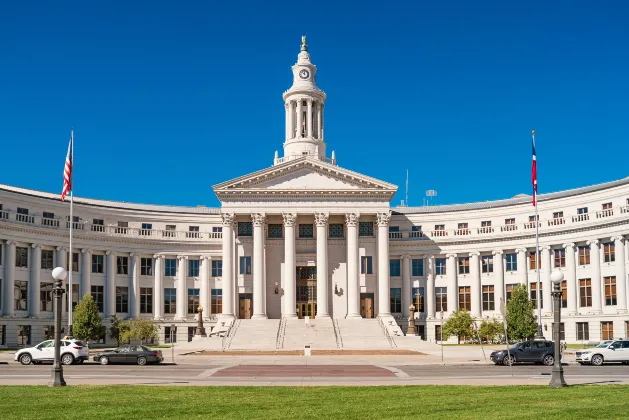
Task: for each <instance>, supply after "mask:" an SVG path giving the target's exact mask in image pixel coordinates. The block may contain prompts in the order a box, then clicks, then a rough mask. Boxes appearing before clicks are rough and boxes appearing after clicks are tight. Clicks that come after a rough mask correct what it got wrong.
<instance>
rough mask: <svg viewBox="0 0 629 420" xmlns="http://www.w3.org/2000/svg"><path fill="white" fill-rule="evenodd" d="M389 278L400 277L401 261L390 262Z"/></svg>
mask: <svg viewBox="0 0 629 420" xmlns="http://www.w3.org/2000/svg"><path fill="white" fill-rule="evenodd" d="M389 277H400V260H399V259H393V260H389Z"/></svg>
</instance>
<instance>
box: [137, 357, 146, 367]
mask: <svg viewBox="0 0 629 420" xmlns="http://www.w3.org/2000/svg"><path fill="white" fill-rule="evenodd" d="M145 364H146V357H142V356H140V357H138V365H140V366H144V365H145Z"/></svg>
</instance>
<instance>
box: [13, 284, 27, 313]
mask: <svg viewBox="0 0 629 420" xmlns="http://www.w3.org/2000/svg"><path fill="white" fill-rule="evenodd" d="M14 289H15V290H14V293H15V294H14V297H13V299H14V301H13V310H15V311H26V310H28V282H25V281H20V280H16V281H15V283H14Z"/></svg>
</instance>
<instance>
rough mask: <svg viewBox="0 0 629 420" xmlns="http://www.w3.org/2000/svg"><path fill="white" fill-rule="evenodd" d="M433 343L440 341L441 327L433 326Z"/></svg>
mask: <svg viewBox="0 0 629 420" xmlns="http://www.w3.org/2000/svg"><path fill="white" fill-rule="evenodd" d="M435 341H442V339H441V325H435Z"/></svg>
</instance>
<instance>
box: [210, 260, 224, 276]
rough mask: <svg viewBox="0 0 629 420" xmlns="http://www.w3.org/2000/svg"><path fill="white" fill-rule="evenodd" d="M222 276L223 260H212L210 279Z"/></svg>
mask: <svg viewBox="0 0 629 420" xmlns="http://www.w3.org/2000/svg"><path fill="white" fill-rule="evenodd" d="M222 276H223V260H212V277H222Z"/></svg>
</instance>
